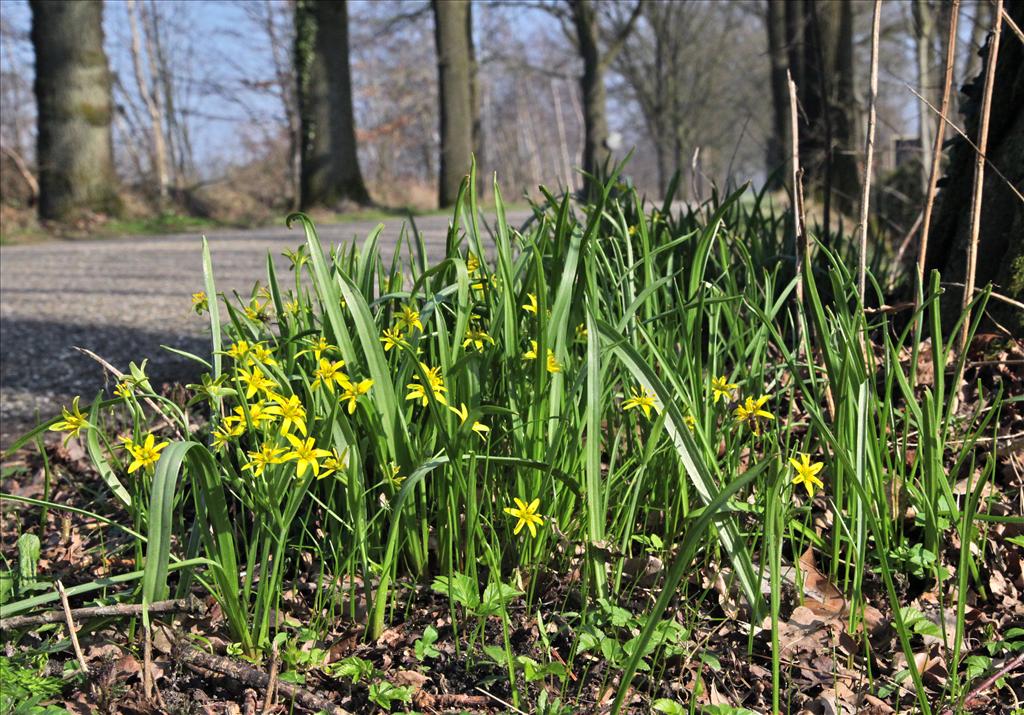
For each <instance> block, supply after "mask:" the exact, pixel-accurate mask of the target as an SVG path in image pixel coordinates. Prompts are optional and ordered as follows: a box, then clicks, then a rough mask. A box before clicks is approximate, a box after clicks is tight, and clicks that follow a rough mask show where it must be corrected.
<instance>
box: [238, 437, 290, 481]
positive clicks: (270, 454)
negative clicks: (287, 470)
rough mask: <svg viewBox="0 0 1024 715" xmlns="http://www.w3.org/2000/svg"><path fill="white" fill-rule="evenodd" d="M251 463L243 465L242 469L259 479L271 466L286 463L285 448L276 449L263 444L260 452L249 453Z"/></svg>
mask: <svg viewBox="0 0 1024 715" xmlns="http://www.w3.org/2000/svg"><path fill="white" fill-rule="evenodd" d="M248 455H249V461H248V462H246V463H245V464H244V465H242V469H243V470H245V469H248V470H249V471H251V472H252V474H253V476H254V477H258V476H260V475H261V474H263V470H264V469H266V468H267V467H268V466H269V465H271V464H281V463H282V462H284V461H285V460H284V447H275V446H273V445H271V444H267V443H266V442H264V443H263V446H262V447H260V450H259V451H258V452H248Z"/></svg>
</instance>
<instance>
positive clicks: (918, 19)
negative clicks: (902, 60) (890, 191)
mask: <svg viewBox="0 0 1024 715" xmlns="http://www.w3.org/2000/svg"><path fill="white" fill-rule="evenodd" d="M914 42H915V49H916V52H917V91H918V92H920V93H921V96H922V97H924V98H925V99H927V100H928V102H929V103H931V105H932V106H933V107H937V106H939V103H938V102H937V101H936V98H935V87H934V86H933V84H932V64H933V63H934V62H935V54H936V53H935V13H934V11H933V10H932V7H931V5H929V3H928V0H914ZM931 111H932V110H931V109H929V108H928V106H927V105H926V104H925V103H924V102H922V101H921V100H918V102H917V126H918V143H919V146H920V147H921V170H920V182H921V195H922V196H924V195H925V194H926V193H928V170H929V164H928V157H929V156H930V154H931V151H932V144H933V143H934V142H933V140H932V114H931Z"/></svg>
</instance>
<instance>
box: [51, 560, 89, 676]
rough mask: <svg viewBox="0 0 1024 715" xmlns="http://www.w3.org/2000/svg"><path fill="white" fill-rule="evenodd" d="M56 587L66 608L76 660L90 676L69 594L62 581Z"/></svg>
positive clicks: (62, 604) (65, 615)
mask: <svg viewBox="0 0 1024 715" xmlns="http://www.w3.org/2000/svg"><path fill="white" fill-rule="evenodd" d="M55 585H56V587H57V594H58V595H59V596H60V605H61V606H63V607H64V622H65V623H66V624H67V627H68V635H69V636H70V637H71V647H72V648H74V649H75V658H77V659H78V665H79V667H80V668H81V669H82V672H83V673H84V674H86V675H88V674H89V666H88V665H87V664H86V662H85V656H84V655H82V646H80V645H79V644H78V629H77V628H76V627H75V619H74V617H73V616H72V615H71V606H70V604H68V594H67V593H66V592H65V591H64V584H63V583H61V582H60V579H58V580H57V583H56V584H55Z"/></svg>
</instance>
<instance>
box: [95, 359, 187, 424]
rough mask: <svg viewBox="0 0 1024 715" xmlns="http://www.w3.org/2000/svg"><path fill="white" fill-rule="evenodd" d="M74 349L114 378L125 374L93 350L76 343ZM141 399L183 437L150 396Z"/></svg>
mask: <svg viewBox="0 0 1024 715" xmlns="http://www.w3.org/2000/svg"><path fill="white" fill-rule="evenodd" d="M75 350H77V351H78V352H80V353H82V354H83V355H85V356H86V357H90V358H92V359H93V360H95V361H96V362H98V363H99V364H100V365H102V366H103V367H104V368H106V370H107V371H108V372H109V373H110V374H111V375H113V376H114V377H116V378H117V379H118V380H122V379H124V376H125V375H124V373H123V372H121V371H120V370H118V369H117V368H116V367H114V366H113V365H111V364H110V363H109V362H107V361H106V360H104V359H103V358H101V357H100V356H99V355H97V354H96V353H94V352H93V351H92V350H89V349H87V348H80V347H78V346H77V345H76V346H75ZM142 399H143V401H144V402H145V403H146V404H147V405H149V406H150V407H152V408H153V411H154V412H156V413H157V414H158V415H160V416H161V417H163V419H164V422H166V423H167V424H168V425H169V426H170V427H171V428H172V429H173V430H174V435H175V436H176V437H177V438H178V439H184V437H183V436H182V434H181V430H180V429H178V425H177V424H175V422H174V420H172V419H171V418H170V417H168V416H167V413H166V412H164V411H163V410H162V409H160V406H159V405H158V404H156V403H155V402H153V400H151V399H150V398H148V397H143V398H142Z"/></svg>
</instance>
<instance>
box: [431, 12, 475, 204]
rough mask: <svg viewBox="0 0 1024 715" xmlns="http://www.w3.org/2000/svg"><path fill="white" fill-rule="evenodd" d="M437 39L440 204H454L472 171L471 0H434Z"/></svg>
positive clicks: (435, 34)
mask: <svg viewBox="0 0 1024 715" xmlns="http://www.w3.org/2000/svg"><path fill="white" fill-rule="evenodd" d="M431 5H432V7H433V10H434V38H435V41H436V43H437V78H438V89H439V98H440V104H441V106H440V110H441V111H440V115H441V170H440V177H439V186H438V204H439V205H441V206H451V205H453V204H454V203H455V200H456V198H458V195H459V186H460V184H462V178H463V177H464V176H466V174H467V173H468V172H469V165H470V162H471V161H472V153H473V130H474V125H475V121H474V114H475V113H474V111H473V53H472V37H471V34H470V33H471V25H470V21H471V17H470V3H469V2H468V1H467V0H431Z"/></svg>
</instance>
